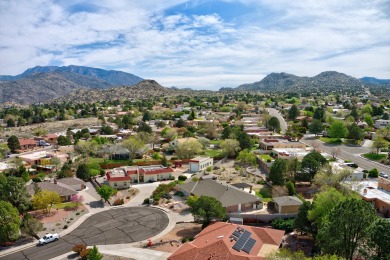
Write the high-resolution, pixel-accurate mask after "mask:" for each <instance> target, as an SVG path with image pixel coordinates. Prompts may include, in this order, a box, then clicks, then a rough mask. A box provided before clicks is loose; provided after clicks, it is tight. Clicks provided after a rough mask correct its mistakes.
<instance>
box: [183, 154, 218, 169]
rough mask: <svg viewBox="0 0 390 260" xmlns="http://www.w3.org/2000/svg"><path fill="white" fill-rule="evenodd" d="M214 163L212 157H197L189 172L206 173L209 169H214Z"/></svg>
mask: <svg viewBox="0 0 390 260" xmlns="http://www.w3.org/2000/svg"><path fill="white" fill-rule="evenodd" d="M213 162H214V160H213V158H211V157H196V158H194V159H191V161H190V162H189V170H190V172H200V171H204V170H206V168H207V167H209V166H210V167H212V166H213Z"/></svg>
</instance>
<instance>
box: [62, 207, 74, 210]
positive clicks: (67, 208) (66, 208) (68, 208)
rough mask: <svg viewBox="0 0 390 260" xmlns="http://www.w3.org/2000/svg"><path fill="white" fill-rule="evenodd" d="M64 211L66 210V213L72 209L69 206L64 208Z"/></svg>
mask: <svg viewBox="0 0 390 260" xmlns="http://www.w3.org/2000/svg"><path fill="white" fill-rule="evenodd" d="M64 210H66V211H71V210H73V207H71V206H65V207H64Z"/></svg>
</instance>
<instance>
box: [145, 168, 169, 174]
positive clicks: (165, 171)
mask: <svg viewBox="0 0 390 260" xmlns="http://www.w3.org/2000/svg"><path fill="white" fill-rule="evenodd" d="M169 172H174V171H173V169H172V168H169V167H168V168H162V169H155V170H150V171H147V170H145V169H140V170H139V173H141V174H142V173H143V174H146V175H150V174H161V173H169Z"/></svg>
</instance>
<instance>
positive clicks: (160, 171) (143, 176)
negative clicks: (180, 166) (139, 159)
mask: <svg viewBox="0 0 390 260" xmlns="http://www.w3.org/2000/svg"><path fill="white" fill-rule="evenodd" d="M173 172H174V170H173V169H172V168H170V167H164V166H162V165H151V166H123V167H118V168H115V169H113V170H112V171H111V172H107V173H106V177H107V182H108V185H110V186H111V187H113V188H116V189H123V188H126V187H129V186H130V184H131V183H140V182H154V181H162V180H169V179H170V178H171V177H172V173H173Z"/></svg>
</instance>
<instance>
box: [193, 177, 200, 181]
mask: <svg viewBox="0 0 390 260" xmlns="http://www.w3.org/2000/svg"><path fill="white" fill-rule="evenodd" d="M191 180H192V181H193V182H197V181H199V178H198V177H192V179H191Z"/></svg>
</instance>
